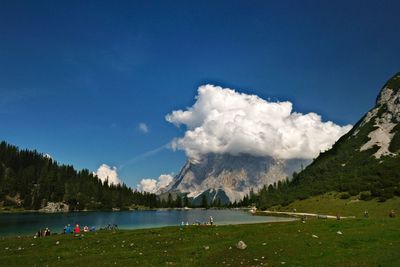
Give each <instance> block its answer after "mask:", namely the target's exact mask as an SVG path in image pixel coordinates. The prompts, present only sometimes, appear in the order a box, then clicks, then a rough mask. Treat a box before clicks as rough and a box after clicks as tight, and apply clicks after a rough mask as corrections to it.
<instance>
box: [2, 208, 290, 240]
mask: <svg viewBox="0 0 400 267" xmlns="http://www.w3.org/2000/svg"><path fill="white" fill-rule="evenodd" d="M210 216H212V217H213V218H214V223H215V224H217V225H224V224H244V223H261V222H282V221H290V220H293V219H291V218H281V217H272V216H252V215H251V214H249V213H248V212H245V211H241V210H212V209H210V210H201V209H192V210H188V211H183V210H154V211H119V212H98V211H92V212H71V213H51V214H49V213H2V214H0V236H6V235H34V234H35V233H36V232H37V231H38V230H39V229H42V228H45V227H48V228H49V229H50V230H51V232H52V233H54V232H57V233H61V232H62V229H63V228H64V226H65V225H67V224H71V226H73V225H75V224H79V225H80V226H81V227H83V226H84V225H87V226H89V227H90V226H95V227H96V228H97V229H99V228H101V227H105V226H107V225H108V224H116V225H118V227H119V229H139V228H154V227H163V226H173V225H176V226H178V225H179V224H180V223H181V222H182V221H183V222H185V223H186V222H189V224H192V223H194V222H196V221H200V222H206V221H208V219H209V217H210Z"/></svg>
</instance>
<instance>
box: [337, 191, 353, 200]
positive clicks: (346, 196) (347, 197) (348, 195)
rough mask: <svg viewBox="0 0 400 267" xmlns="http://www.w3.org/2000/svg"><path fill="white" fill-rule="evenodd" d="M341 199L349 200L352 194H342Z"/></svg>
mask: <svg viewBox="0 0 400 267" xmlns="http://www.w3.org/2000/svg"><path fill="white" fill-rule="evenodd" d="M339 197H340V199H349V198H350V194H349V193H347V192H343V193H341V194H340V196H339Z"/></svg>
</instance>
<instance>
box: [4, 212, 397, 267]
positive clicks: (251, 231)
mask: <svg viewBox="0 0 400 267" xmlns="http://www.w3.org/2000/svg"><path fill="white" fill-rule="evenodd" d="M399 229H400V218H394V219H390V218H387V216H385V217H384V218H379V219H378V218H375V219H374V218H370V219H349V220H340V221H337V220H309V221H307V222H306V223H301V222H300V221H295V222H290V223H269V224H250V225H231V226H216V227H205V226H198V227H196V226H190V227H188V228H185V229H184V230H182V231H181V230H179V228H178V227H167V228H159V229H150V230H149V229H147V230H131V231H128V230H126V231H117V232H111V231H104V232H97V233H89V234H85V235H84V236H83V237H81V238H75V237H72V236H70V235H68V236H65V235H58V236H57V235H56V236H51V237H45V238H37V239H34V238H33V237H20V238H18V237H7V238H2V239H0V266H96V267H100V266H170V265H173V266H266V265H267V264H268V266H400V258H399V250H400V230H399ZM337 231H341V232H342V233H343V234H342V235H338V234H337ZM312 235H317V236H318V237H319V238H313V237H312ZM239 240H243V241H244V242H245V243H246V244H247V245H248V247H247V248H246V249H245V250H239V249H237V248H236V247H235V244H236V243H237V242H238V241H239ZM57 241H59V245H56V242H57ZM206 246H208V247H209V249H205V247H206ZM6 248H8V249H6ZM282 262H285V264H282Z"/></svg>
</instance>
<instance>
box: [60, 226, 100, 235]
mask: <svg viewBox="0 0 400 267" xmlns="http://www.w3.org/2000/svg"><path fill="white" fill-rule="evenodd" d="M94 231H96V227H95V226H92V227H90V228H89V226H87V225H85V226H84V227H83V228H81V227H80V226H79V224H77V225H75V227H74V228H72V227H71V225H70V224H67V225H66V226H64V229H63V234H76V235H79V234H80V233H81V232H85V233H87V232H94Z"/></svg>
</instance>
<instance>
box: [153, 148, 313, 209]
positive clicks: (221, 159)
mask: <svg viewBox="0 0 400 267" xmlns="http://www.w3.org/2000/svg"><path fill="white" fill-rule="evenodd" d="M309 163H310V160H304V159H292V160H277V159H274V158H272V157H257V156H252V155H249V154H240V155H236V156H235V155H230V154H207V155H206V156H204V157H203V158H202V160H201V161H199V162H191V161H190V160H189V161H187V162H186V164H185V165H184V167H183V168H182V169H181V171H180V172H179V174H178V175H177V176H176V177H175V178H174V180H173V181H172V183H171V184H170V185H169V186H168V187H166V188H164V189H163V190H162V191H161V192H159V193H165V192H174V193H178V194H186V195H187V196H188V197H189V198H192V199H193V200H192V201H193V203H194V204H200V199H201V198H202V195H206V197H207V199H208V201H209V202H210V203H212V202H214V201H215V200H216V199H217V198H219V200H220V201H221V203H223V204H224V203H229V202H235V201H236V202H238V201H240V200H241V199H242V198H243V197H244V196H245V195H247V194H249V193H250V190H251V189H253V190H254V191H258V190H259V189H261V188H262V187H263V186H264V185H269V184H273V183H276V182H278V181H281V180H285V179H288V178H291V177H292V174H293V172H295V171H299V170H301V169H302V168H304V166H306V165H307V164H309Z"/></svg>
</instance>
